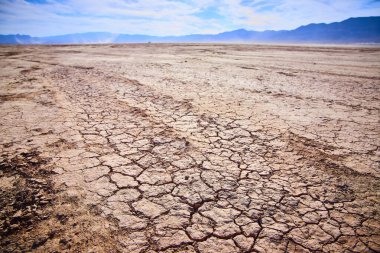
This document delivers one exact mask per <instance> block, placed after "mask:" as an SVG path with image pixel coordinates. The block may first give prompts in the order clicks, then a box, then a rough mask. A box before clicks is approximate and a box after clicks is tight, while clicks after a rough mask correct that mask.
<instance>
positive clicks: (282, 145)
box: [2, 65, 380, 252]
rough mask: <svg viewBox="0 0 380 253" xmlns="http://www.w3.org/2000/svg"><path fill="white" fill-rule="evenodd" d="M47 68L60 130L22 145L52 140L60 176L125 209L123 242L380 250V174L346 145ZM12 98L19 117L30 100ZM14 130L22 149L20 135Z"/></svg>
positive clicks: (128, 248)
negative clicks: (352, 157)
mask: <svg viewBox="0 0 380 253" xmlns="http://www.w3.org/2000/svg"><path fill="white" fill-rule="evenodd" d="M38 71H39V70H36V71H35V72H37V73H36V74H35V75H36V77H35V78H37V81H36V82H38V80H39V79H38V78H39V77H38V75H39V74H42V75H43V80H45V81H44V83H45V85H46V87H48V88H49V89H51V95H47V97H48V98H51V99H52V100H51V104H54V106H52V105H51V104H49V103H45V104H42V106H45V107H47V108H50V109H49V110H54V115H53V116H50V118H48V120H46V121H44V122H43V124H42V125H43V126H42V128H43V127H45V128H46V129H44V130H46V131H47V130H49V131H51V132H50V133H49V132H45V131H44V130H40V132H41V131H42V132H43V133H44V135H42V134H41V135H39V134H38V135H37V134H36V135H32V136H31V137H30V138H31V141H30V142H27V141H25V142H17V141H16V142H15V143H16V144H14V145H15V146H16V147H17V149H20V147H23V148H28V146H33V145H35V146H39V148H42V147H44V148H42V149H43V150H42V151H45V156H47V157H50V158H52V160H51V164H52V166H53V167H54V172H55V173H57V174H56V175H55V176H54V179H55V182H56V183H57V184H58V185H59V184H61V185H64V186H66V187H67V191H68V192H70V193H71V194H74V195H78V196H79V195H80V196H82V197H83V201H84V203H86V204H88V205H90V206H96V207H97V208H99V210H100V213H101V215H102V216H104V217H107V218H109V219H111V220H115V221H116V224H117V227H118V228H117V229H118V235H119V236H118V237H117V240H118V243H119V245H117V249H118V250H120V251H124V252H173V251H176V250H177V251H180V252H344V251H347V252H376V251H379V250H380V244H379V241H380V214H379V213H378V210H380V205H379V202H380V196H379V195H380V191H379V190H380V186H379V182H378V174H376V173H359V172H358V171H356V170H355V168H352V167H349V166H348V165H347V163H345V162H344V161H346V160H347V156H348V155H347V154H342V152H340V149H339V147H337V146H334V145H329V144H328V143H326V142H323V141H322V140H316V139H312V138H307V137H305V136H302V135H297V134H296V131H290V129H288V128H285V129H284V128H279V129H277V128H275V127H273V126H271V127H267V128H265V127H263V126H262V125H260V127H258V125H257V124H256V121H255V118H254V116H252V115H248V116H247V115H241V114H239V113H237V112H236V111H234V110H231V111H229V112H226V113H217V112H216V113H208V112H205V111H204V110H201V109H199V108H198V107H197V106H196V104H195V103H192V102H191V101H189V100H179V99H176V98H174V97H172V96H170V95H167V94H164V93H160V91H159V90H157V89H154V88H152V87H151V86H149V85H146V84H144V83H142V82H139V81H136V80H133V78H128V77H125V76H124V75H115V74H112V75H110V74H109V73H107V72H105V71H102V70H100V69H98V68H89V67H85V68H84V67H81V68H78V67H75V65H71V66H52V67H49V71H44V72H42V71H41V72H38ZM32 82H34V81H32ZM40 88H41V87H35V89H37V90H38V89H40ZM53 94H54V95H53ZM33 99H34V98H33ZM46 100H48V99H47V98H46ZM40 105H41V103H40V104H39V105H35V107H38V106H40ZM19 106H20V105H19ZM45 107H42V109H40V111H41V113H42V112H43V111H44V109H43V108H45ZM20 108H21V109H20ZM6 109H7V110H8V112H7V113H6V116H7V117H8V121H7V123H6V124H8V125H5V126H8V127H11V126H12V124H14V123H15V122H17V121H18V120H16V119H14V118H17V115H18V114H20V113H21V114H23V110H26V109H25V108H23V107H19V109H18V111H17V110H15V109H14V107H7V108H6ZM12 110H13V111H12ZM16 111H17V112H16ZM48 115H51V113H50V114H48ZM12 117H13V118H12ZM23 117H26V118H28V117H30V116H24V115H23V116H21V118H23ZM35 117H36V118H37V119H38V118H41V115H35ZM12 119H13V120H12ZM24 123H25V122H24ZM2 131H3V132H4V133H5V134H6V136H7V139H5V141H4V142H3V144H2V145H3V150H8V152H10V151H12V149H13V148H16V147H14V146H11V147H5V144H7V143H11V141H12V138H13V139H17V138H19V137H12V134H14V133H13V132H12V131H9V130H6V128H3V129H2ZM18 131H21V132H22V131H26V132H28V131H30V129H28V125H26V129H23V130H21V129H18ZM51 136H57V137H56V138H55V139H54V138H53V139H50V140H49V137H51ZM13 141H14V140H13ZM41 143H44V144H43V145H45V146H42V144H41ZM42 154H44V153H42ZM372 164H373V163H371V166H373V165H372Z"/></svg>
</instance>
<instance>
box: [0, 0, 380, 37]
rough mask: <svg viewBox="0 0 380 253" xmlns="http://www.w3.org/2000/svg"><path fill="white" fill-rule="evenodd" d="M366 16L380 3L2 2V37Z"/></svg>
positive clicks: (275, 26)
mask: <svg viewBox="0 0 380 253" xmlns="http://www.w3.org/2000/svg"><path fill="white" fill-rule="evenodd" d="M365 16H380V0H0V34H28V35H32V36H52V35H62V34H69V33H82V32H112V33H123V34H147V35H159V36H162V35H185V34H206V33H219V32H224V31H232V30H236V29H241V28H244V29H247V30H256V31H263V30H289V29H294V28H297V27H299V26H301V25H306V24H309V23H331V22H337V21H342V20H344V19H347V18H350V17H365Z"/></svg>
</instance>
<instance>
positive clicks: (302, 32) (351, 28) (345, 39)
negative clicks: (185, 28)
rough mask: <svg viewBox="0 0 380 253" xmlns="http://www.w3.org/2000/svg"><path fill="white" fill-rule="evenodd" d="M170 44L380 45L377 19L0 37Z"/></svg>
mask: <svg viewBox="0 0 380 253" xmlns="http://www.w3.org/2000/svg"><path fill="white" fill-rule="evenodd" d="M147 42H156V43H157V42H158V43H165V42H167V43H169V42H180V43H181V42H182V43H185V42H204V43H207V42H209V43H211V42H285V43H380V16H373V17H356V18H349V19H346V20H343V21H341V22H333V23H329V24H326V23H311V24H308V25H303V26H300V27H298V28H296V29H293V30H278V31H274V30H266V31H249V30H246V29H243V28H242V29H237V30H233V31H226V32H222V33H218V34H190V35H183V36H151V35H143V34H117V33H109V32H86V33H74V34H65V35H57V36H47V37H32V36H30V35H22V34H14V35H12V34H11V35H0V44H96V43H147Z"/></svg>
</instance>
